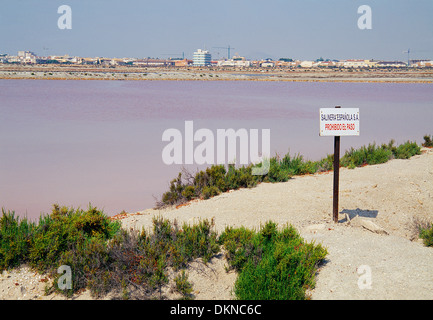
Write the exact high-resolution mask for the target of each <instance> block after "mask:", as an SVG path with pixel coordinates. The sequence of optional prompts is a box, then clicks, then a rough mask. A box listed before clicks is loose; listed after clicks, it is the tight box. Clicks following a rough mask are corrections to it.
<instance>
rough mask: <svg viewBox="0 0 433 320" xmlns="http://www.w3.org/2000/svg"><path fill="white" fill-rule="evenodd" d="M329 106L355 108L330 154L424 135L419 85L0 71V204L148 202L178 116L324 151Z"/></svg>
mask: <svg viewBox="0 0 433 320" xmlns="http://www.w3.org/2000/svg"><path fill="white" fill-rule="evenodd" d="M336 105H340V106H342V107H343V108H360V118H361V120H360V121H361V135H360V136H359V137H344V138H342V152H344V151H345V150H346V149H348V148H350V147H352V146H353V147H359V146H361V145H363V144H368V143H370V142H376V143H378V144H381V143H387V142H389V140H390V139H395V140H396V141H397V143H402V142H405V141H407V140H412V141H417V142H419V143H420V142H422V137H423V135H424V134H427V133H428V134H433V125H432V123H433V90H432V85H430V84H397V83H396V84H391V83H308V82H301V83H299V82H297V83H291V82H250V81H244V82H242V81H236V82H234V81H84V80H82V81H73V80H68V81H65V80H63V81H57V80H0V181H1V183H0V206H2V207H4V208H5V209H7V210H14V211H15V212H16V213H17V214H19V215H21V216H24V215H27V216H28V217H29V218H32V219H34V218H37V217H39V215H40V213H49V212H50V210H51V206H52V204H54V203H59V204H61V205H67V206H73V207H81V208H87V206H88V205H89V203H91V204H92V205H94V206H97V207H100V208H103V209H104V211H105V213H106V214H108V215H114V214H117V213H119V212H120V211H122V210H126V211H128V212H132V211H138V210H143V209H146V208H150V207H153V206H154V204H155V198H154V196H155V197H156V198H159V197H160V196H161V194H162V193H163V192H164V191H166V190H167V188H168V185H169V181H170V180H171V179H172V178H174V177H175V176H176V175H177V173H178V172H179V171H180V170H181V168H182V166H181V165H171V166H167V165H165V164H164V162H163V161H162V150H163V148H164V147H165V146H166V145H167V143H168V142H163V141H162V134H163V132H164V130H166V129H169V128H176V129H179V130H180V131H181V132H183V131H184V126H185V121H187V120H193V121H194V130H198V129H200V128H208V129H210V130H212V132H214V133H215V136H216V130H217V129H228V128H233V129H235V130H237V129H241V128H245V129H259V132H260V130H261V129H270V133H271V141H270V146H271V155H275V153H278V154H280V155H284V154H285V153H287V152H288V150H289V149H290V152H291V154H297V153H301V154H302V155H304V157H305V158H307V159H310V160H318V159H320V158H322V157H324V156H326V154H328V153H332V152H333V139H332V137H319V135H318V131H319V109H320V108H324V107H329V108H332V107H334V106H336ZM197 144H199V143H197V142H196V143H195V146H197ZM197 167H199V166H197V165H192V166H187V168H188V169H190V170H192V171H194V170H195V169H196V168H197ZM200 168H202V167H200Z"/></svg>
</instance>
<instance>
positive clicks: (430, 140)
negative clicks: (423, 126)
mask: <svg viewBox="0 0 433 320" xmlns="http://www.w3.org/2000/svg"><path fill="white" fill-rule="evenodd" d="M422 146H423V147H426V148H433V136H429V135H428V134H426V135H425V136H424V143H423V144H422Z"/></svg>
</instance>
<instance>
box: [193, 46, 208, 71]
mask: <svg viewBox="0 0 433 320" xmlns="http://www.w3.org/2000/svg"><path fill="white" fill-rule="evenodd" d="M211 59H212V57H211V54H210V53H209V51H206V50H202V49H197V51H196V52H194V54H193V57H192V64H193V66H197V67H203V66H210V65H211Z"/></svg>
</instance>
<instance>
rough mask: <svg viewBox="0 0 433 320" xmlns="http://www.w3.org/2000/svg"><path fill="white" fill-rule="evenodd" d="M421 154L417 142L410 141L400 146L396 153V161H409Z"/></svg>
mask: <svg viewBox="0 0 433 320" xmlns="http://www.w3.org/2000/svg"><path fill="white" fill-rule="evenodd" d="M419 154H421V148H420V147H419V146H418V145H417V144H416V143H415V142H410V141H408V142H406V143H404V144H402V145H399V146H398V147H397V148H396V150H395V152H394V156H395V158H396V159H409V158H411V157H413V156H415V155H419Z"/></svg>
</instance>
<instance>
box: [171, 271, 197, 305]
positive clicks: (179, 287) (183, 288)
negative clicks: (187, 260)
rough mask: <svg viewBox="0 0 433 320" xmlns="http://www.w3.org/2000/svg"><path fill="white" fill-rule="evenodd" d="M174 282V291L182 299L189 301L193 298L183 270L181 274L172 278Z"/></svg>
mask: <svg viewBox="0 0 433 320" xmlns="http://www.w3.org/2000/svg"><path fill="white" fill-rule="evenodd" d="M174 282H175V285H176V291H177V292H178V293H180V294H181V295H182V299H183V300H191V299H192V297H193V296H192V284H191V283H190V282H189V281H188V275H187V274H186V272H185V270H182V272H181V273H180V274H178V275H177V276H176V277H175V278H174Z"/></svg>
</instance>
